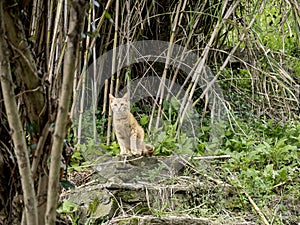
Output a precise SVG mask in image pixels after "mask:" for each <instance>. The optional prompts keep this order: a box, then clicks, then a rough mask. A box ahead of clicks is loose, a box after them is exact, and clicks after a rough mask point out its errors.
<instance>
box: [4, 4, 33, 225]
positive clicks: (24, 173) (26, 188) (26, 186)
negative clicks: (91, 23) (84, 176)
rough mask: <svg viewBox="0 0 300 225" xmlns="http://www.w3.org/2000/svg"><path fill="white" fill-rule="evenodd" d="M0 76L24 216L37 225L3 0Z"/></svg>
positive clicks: (31, 180) (28, 222)
mask: <svg viewBox="0 0 300 225" xmlns="http://www.w3.org/2000/svg"><path fill="white" fill-rule="evenodd" d="M0 15H1V19H0V21H1V25H0V77H1V88H2V93H3V99H4V105H5V109H6V113H7V119H8V123H9V126H10V130H11V134H12V139H13V144H14V151H15V154H16V158H17V162H18V168H19V172H20V175H21V183H22V189H23V195H24V197H23V198H24V205H25V216H26V220H27V224H32V225H37V224H38V220H37V203H36V197H35V191H34V185H33V179H32V174H31V170H30V162H29V156H28V151H27V144H26V140H25V135H24V132H23V126H22V123H21V119H20V116H19V112H18V108H17V103H16V99H15V94H14V83H13V80H12V75H11V70H10V63H9V57H8V55H9V48H8V44H7V41H6V39H5V36H4V35H5V33H6V29H5V21H6V20H5V17H4V12H3V2H2V1H1V2H0Z"/></svg>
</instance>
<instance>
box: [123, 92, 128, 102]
mask: <svg viewBox="0 0 300 225" xmlns="http://www.w3.org/2000/svg"><path fill="white" fill-rule="evenodd" d="M122 98H123V99H125V100H126V101H128V93H126V94H125V95H124V96H123V97H122Z"/></svg>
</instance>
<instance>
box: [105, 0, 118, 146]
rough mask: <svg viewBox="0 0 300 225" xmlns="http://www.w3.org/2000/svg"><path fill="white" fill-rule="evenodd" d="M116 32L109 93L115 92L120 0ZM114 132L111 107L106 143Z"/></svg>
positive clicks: (116, 7) (116, 14)
mask: <svg viewBox="0 0 300 225" xmlns="http://www.w3.org/2000/svg"><path fill="white" fill-rule="evenodd" d="M115 11H116V13H115V32H114V44H113V56H112V67H111V80H110V90H109V93H110V94H113V89H114V82H115V76H114V73H115V71H116V57H117V41H118V24H119V1H116V6H115ZM111 132H112V110H111V108H110V107H109V111H108V122H107V136H106V138H107V140H106V145H110V138H111Z"/></svg>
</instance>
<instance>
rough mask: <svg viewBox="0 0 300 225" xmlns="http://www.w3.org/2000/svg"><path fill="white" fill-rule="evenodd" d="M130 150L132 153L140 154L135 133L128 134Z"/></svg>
mask: <svg viewBox="0 0 300 225" xmlns="http://www.w3.org/2000/svg"><path fill="white" fill-rule="evenodd" d="M130 150H131V153H132V155H141V152H140V151H139V149H138V144H137V135H136V134H135V133H133V134H131V136H130Z"/></svg>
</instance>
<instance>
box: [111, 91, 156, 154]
mask: <svg viewBox="0 0 300 225" xmlns="http://www.w3.org/2000/svg"><path fill="white" fill-rule="evenodd" d="M109 102H110V107H111V109H112V111H113V126H114V129H115V133H116V136H117V140H118V143H119V145H120V149H121V151H120V154H121V155H138V156H140V155H143V156H152V155H153V152H154V147H153V146H152V145H148V144H145V142H144V129H143V128H142V127H141V126H140V125H139V124H138V122H137V120H136V119H135V118H134V116H133V115H132V114H131V112H130V107H129V99H128V94H127V93H126V94H125V95H124V96H123V97H122V98H115V97H114V96H112V95H111V94H109Z"/></svg>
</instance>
